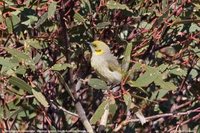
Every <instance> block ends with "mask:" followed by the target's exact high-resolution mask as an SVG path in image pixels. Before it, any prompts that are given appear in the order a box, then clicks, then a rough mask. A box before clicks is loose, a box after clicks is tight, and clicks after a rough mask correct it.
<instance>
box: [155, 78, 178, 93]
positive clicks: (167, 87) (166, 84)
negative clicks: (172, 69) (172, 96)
mask: <svg viewBox="0 0 200 133" xmlns="http://www.w3.org/2000/svg"><path fill="white" fill-rule="evenodd" d="M154 82H155V84H156V85H159V86H160V87H161V88H162V89H165V90H175V89H176V88H177V87H176V86H175V85H174V84H173V83H172V82H166V81H164V80H163V79H162V77H159V78H157V79H155V81H154Z"/></svg>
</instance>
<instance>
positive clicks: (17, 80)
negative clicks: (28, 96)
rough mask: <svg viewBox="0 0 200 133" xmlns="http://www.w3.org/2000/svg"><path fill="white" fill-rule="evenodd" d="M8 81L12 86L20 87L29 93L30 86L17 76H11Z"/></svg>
mask: <svg viewBox="0 0 200 133" xmlns="http://www.w3.org/2000/svg"><path fill="white" fill-rule="evenodd" d="M9 83H11V84H12V85H14V86H17V87H18V88H20V89H23V90H25V91H27V92H28V93H31V90H32V87H31V86H30V85H28V84H27V83H26V82H25V81H24V80H22V79H20V78H18V77H14V76H13V77H11V78H10V79H9Z"/></svg>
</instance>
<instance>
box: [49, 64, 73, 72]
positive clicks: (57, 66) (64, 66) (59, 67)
mask: <svg viewBox="0 0 200 133" xmlns="http://www.w3.org/2000/svg"><path fill="white" fill-rule="evenodd" d="M71 67H72V65H70V64H68V63H64V64H55V65H53V66H52V67H51V70H56V71H60V70H66V69H67V68H71Z"/></svg>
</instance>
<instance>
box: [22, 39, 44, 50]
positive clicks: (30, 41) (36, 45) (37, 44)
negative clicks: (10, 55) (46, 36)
mask: <svg viewBox="0 0 200 133" xmlns="http://www.w3.org/2000/svg"><path fill="white" fill-rule="evenodd" d="M25 43H27V44H28V45H31V46H32V47H34V48H36V49H43V47H42V46H41V44H40V42H39V41H38V40H34V39H27V40H25Z"/></svg>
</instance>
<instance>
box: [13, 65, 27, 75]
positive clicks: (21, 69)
mask: <svg viewBox="0 0 200 133" xmlns="http://www.w3.org/2000/svg"><path fill="white" fill-rule="evenodd" d="M15 73H17V74H21V75H23V74H25V73H26V69H25V68H24V67H23V66H19V67H18V68H17V69H16V71H15Z"/></svg>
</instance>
